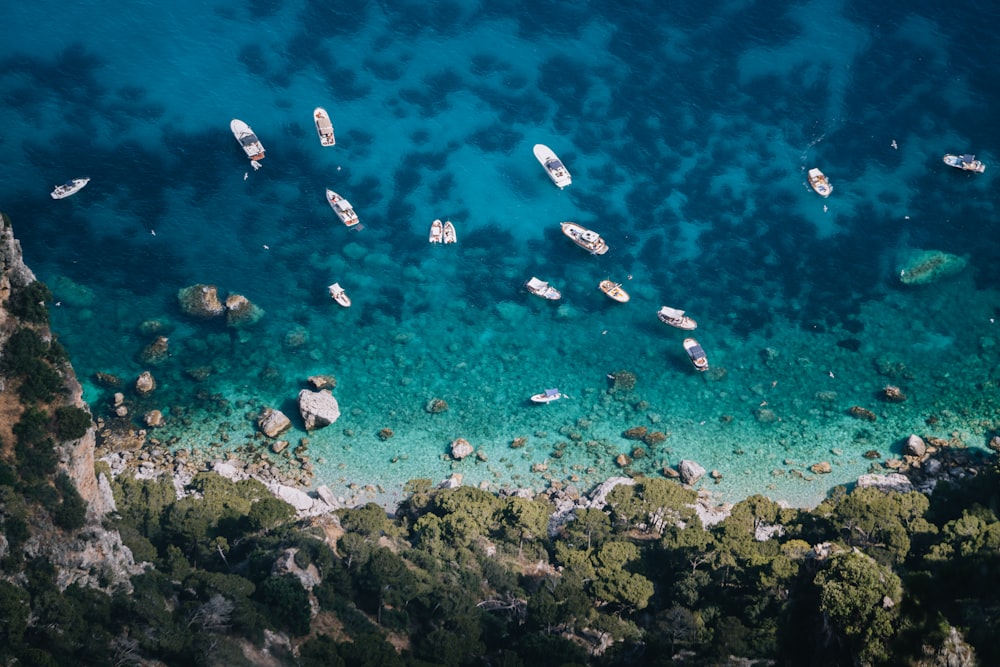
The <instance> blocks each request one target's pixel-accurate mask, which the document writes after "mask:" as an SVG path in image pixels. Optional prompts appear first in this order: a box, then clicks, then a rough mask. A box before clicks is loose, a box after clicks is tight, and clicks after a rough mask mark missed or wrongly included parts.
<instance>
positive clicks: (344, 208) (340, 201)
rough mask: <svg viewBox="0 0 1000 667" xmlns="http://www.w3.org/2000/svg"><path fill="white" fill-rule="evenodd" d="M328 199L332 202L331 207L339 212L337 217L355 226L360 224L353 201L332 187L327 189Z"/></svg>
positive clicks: (335, 211)
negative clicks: (352, 204)
mask: <svg viewBox="0 0 1000 667" xmlns="http://www.w3.org/2000/svg"><path fill="white" fill-rule="evenodd" d="M326 200H327V201H328V202H330V208H332V209H333V212H334V213H336V214H337V217H338V218H340V220H341V221H342V222H343V223H344V224H345V225H347V226H348V227H353V226H354V225H356V224H358V214H357V213H355V212H354V207H353V206H351V202H349V201H347V200H346V199H344V198H343V197H341V196H340V195H338V194H337V193H336V192H334V191H333V190H331V189H330V188H327V189H326Z"/></svg>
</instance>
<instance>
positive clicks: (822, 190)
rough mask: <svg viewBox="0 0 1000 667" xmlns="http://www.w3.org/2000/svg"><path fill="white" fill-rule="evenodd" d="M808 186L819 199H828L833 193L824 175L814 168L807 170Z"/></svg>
mask: <svg viewBox="0 0 1000 667" xmlns="http://www.w3.org/2000/svg"><path fill="white" fill-rule="evenodd" d="M809 185H811V186H812V189H813V190H815V191H816V194H818V195H819V196H820V197H829V196H830V193H831V192H833V186H832V185H830V181H829V180H828V179H827V177H826V175H825V174H824V173H823V172H822V171H820V170H819V169H816V168H815V167H813V168H812V169H810V170H809Z"/></svg>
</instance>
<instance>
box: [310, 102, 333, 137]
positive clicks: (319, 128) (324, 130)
mask: <svg viewBox="0 0 1000 667" xmlns="http://www.w3.org/2000/svg"><path fill="white" fill-rule="evenodd" d="M313 122H315V123H316V134H318V135H319V143H321V144H322V145H324V146H333V145H334V144H336V143H337V139H336V138H335V137H334V136H333V123H331V122H330V115H329V114H328V113H327V112H326V109H324V108H323V107H316V108H315V109H313Z"/></svg>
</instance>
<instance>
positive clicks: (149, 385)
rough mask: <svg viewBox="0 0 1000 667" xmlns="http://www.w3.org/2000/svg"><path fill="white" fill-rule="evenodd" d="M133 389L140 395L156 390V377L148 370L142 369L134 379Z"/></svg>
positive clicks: (146, 394)
mask: <svg viewBox="0 0 1000 667" xmlns="http://www.w3.org/2000/svg"><path fill="white" fill-rule="evenodd" d="M135 391H136V393H137V394H139V395H140V396H148V395H149V394H152V393H153V392H154V391H156V379H155V378H154V377H153V374H152V373H150V372H149V371H143V372H142V373H141V374H140V375H139V377H138V378H136V380H135Z"/></svg>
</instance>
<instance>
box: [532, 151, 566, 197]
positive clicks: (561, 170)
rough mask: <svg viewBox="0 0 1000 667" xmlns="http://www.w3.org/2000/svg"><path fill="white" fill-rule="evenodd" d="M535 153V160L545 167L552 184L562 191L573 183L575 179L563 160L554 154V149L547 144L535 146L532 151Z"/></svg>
mask: <svg viewBox="0 0 1000 667" xmlns="http://www.w3.org/2000/svg"><path fill="white" fill-rule="evenodd" d="M532 150H533V152H534V153H535V159H537V160H538V161H539V162H540V163H541V165H542V166H543V167H545V173H546V174H548V175H549V178H551V179H552V182H553V183H555V184H556V186H558V187H559V189H560V190H562V189H563V188H564V187H566V186H567V185H569V184H570V183H572V182H573V178H572V177H571V176H570V175H569V170H568V169H566V165H564V164H563V163H562V160H560V159H559V157H558V156H557V155H556V154H555V153H554V152H552V149H551V148H549V147H548V146H546V145H545V144H535V147H534V148H533V149H532Z"/></svg>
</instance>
